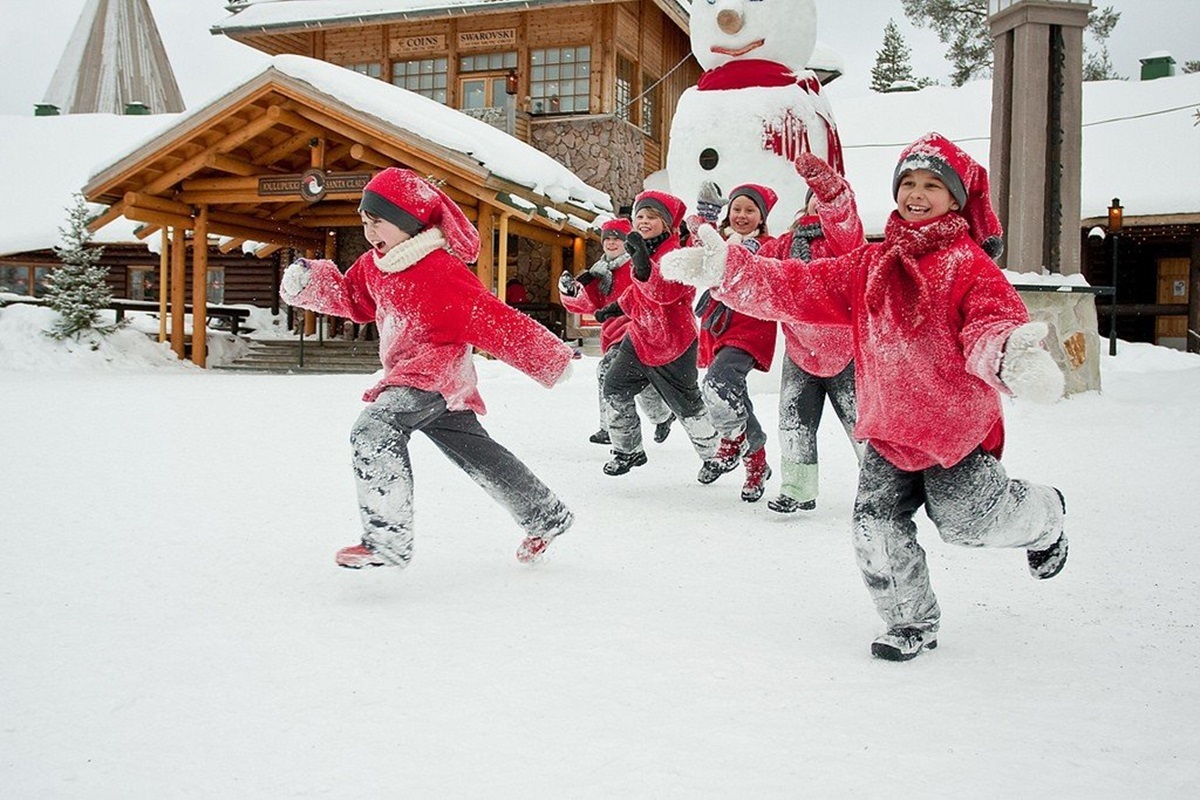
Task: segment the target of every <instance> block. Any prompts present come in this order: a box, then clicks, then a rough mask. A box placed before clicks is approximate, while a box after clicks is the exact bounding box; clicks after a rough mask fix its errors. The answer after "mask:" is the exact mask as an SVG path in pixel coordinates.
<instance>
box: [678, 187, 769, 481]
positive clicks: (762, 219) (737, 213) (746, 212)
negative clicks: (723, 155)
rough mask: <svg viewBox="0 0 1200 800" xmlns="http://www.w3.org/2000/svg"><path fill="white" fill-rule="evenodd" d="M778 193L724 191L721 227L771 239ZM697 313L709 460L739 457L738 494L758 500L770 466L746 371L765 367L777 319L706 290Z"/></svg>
mask: <svg viewBox="0 0 1200 800" xmlns="http://www.w3.org/2000/svg"><path fill="white" fill-rule="evenodd" d="M777 199H778V196H777V195H776V194H775V192H774V190H772V189H770V188H769V187H766V186H759V185H757V184H753V183H746V184H742V185H741V186H737V187H735V188H734V189H733V190H732V191H731V192H730V193H729V205H728V207H727V210H726V212H725V219H724V220H723V221H722V222H721V226H720V230H721V232H722V234H723V235H724V236H726V237H730V236H735V235H736V236H737V237H738V240H739V241H740V243H741V246H742V247H744V248H746V249H747V250H749V251H750V252H752V253H755V252H758V250H759V248H760V247H762V246H763V245H764V244H765V243H767V242H770V241H771V236H770V234H769V233H768V231H767V215H768V214H770V213H771V209H772V208H773V207H774V206H775V201H776V200H777ZM696 313H697V314H698V315H699V316H700V350H699V353H698V355H697V366H699V367H700V368H701V369H705V370H707V371H706V372H705V374H704V380H703V382H702V383H701V384H700V389H701V391H702V393H703V394H704V402H705V405H706V406H707V407H708V416H709V419H711V420H712V422H713V426H714V427H715V428H716V429H717V433H719V434H720V435H721V442H720V444H719V445H717V453H716V455H715V456H714V457H713V460H714V461H716V462H717V466H718V468H719V469H721V470H723V471H725V472H729V471H732V470H733V469H734V468H736V467H737V465H738V462H739V461H741V462H743V463H744V464H745V466H746V480H745V482H744V483H743V484H742V499H743V500H745V501H746V502H748V503H754V502H757V501H758V499H759V498H760V497H762V496H763V491H764V490H765V488H766V482H767V479H768V478H770V477H771V468H770V467H769V466H767V448H766V444H767V435H766V433H764V432H763V429H762V425H760V424H759V422H758V417H756V416H755V415H754V403H753V402H752V401H751V400H750V390H749V388H748V387H747V386H746V377H747V376H748V375H749V374H750V371H751V370H755V369H757V370H761V371H763V372H767V371H768V370H770V369H771V361H772V359H774V358H775V338H776V324H775V322H774V320H765V319H758V318H757V317H752V316H750V315H749V314H744V313H742V312H741V311H735V310H734V309H732V308H730V307H729V306H727V305H725V304H724V303H722V302H721V301H720V300H717V299H715V298H714V297H712V293H711V292H709V291H707V290H705V291H704V293H703V294H701V295H700V300H699V302H698V303H697V304H696Z"/></svg>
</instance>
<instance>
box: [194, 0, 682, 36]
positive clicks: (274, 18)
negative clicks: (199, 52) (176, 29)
mask: <svg viewBox="0 0 1200 800" xmlns="http://www.w3.org/2000/svg"><path fill="white" fill-rule="evenodd" d="M570 2H571V0H261V1H260V2H253V1H252V2H249V3H247V4H245V5H244V6H241V7H239V8H238V10H237V11H235V12H234V13H232V14H231V15H230V16H229V17H227V18H225V19H223V20H221V21H220V22H218V23H216V24H215V25H213V26H212V29H211V30H212V32H213V33H224V34H229V33H256V32H263V31H269V30H273V29H283V28H297V27H299V28H306V27H314V28H319V27H322V26H325V25H344V24H349V23H376V24H377V23H381V22H385V21H397V20H401V21H402V20H417V19H429V18H431V17H451V16H463V15H465V14H470V13H471V12H473V11H475V12H478V11H488V12H496V13H499V12H502V11H526V10H530V9H533V8H536V7H538V6H549V5H566V4H569V3H570ZM577 2H579V3H581V4H584V5H587V4H591V3H592V2H594V0H577ZM656 2H658V3H659V5H661V6H663V7H664V9H665V10H669V11H673V12H674V13H675V14H676V15H682V18H684V19H686V18H687V15H688V13H689V10H690V7H691V6H690V3H688V2H685V0H656Z"/></svg>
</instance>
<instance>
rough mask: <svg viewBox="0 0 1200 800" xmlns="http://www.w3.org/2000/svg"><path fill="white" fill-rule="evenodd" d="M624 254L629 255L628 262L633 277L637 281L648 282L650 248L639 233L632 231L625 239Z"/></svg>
mask: <svg viewBox="0 0 1200 800" xmlns="http://www.w3.org/2000/svg"><path fill="white" fill-rule="evenodd" d="M625 252H626V253H629V261H630V263H631V264H633V277H635V278H637V279H638V280H639V281H646V280H650V248H649V247H647V246H646V240H645V239H643V238H642V235H641V234H640V233H638V232H637V231H632V232H631V233H630V234H629V235H628V236H626V237H625Z"/></svg>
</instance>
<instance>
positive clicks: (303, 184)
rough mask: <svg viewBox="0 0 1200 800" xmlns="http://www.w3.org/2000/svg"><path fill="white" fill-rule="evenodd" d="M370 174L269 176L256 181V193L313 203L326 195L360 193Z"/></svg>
mask: <svg viewBox="0 0 1200 800" xmlns="http://www.w3.org/2000/svg"><path fill="white" fill-rule="evenodd" d="M372 174H373V173H370V172H326V171H325V170H321V169H310V170H306V171H304V172H301V173H298V174H295V175H271V176H270V177H267V178H259V179H258V193H259V195H261V196H263V197H276V196H280V195H299V196H300V197H301V198H302V199H304V200H307V201H308V202H310V203H315V202H317V201H318V200H320V199H321V198H323V197H324V196H325V195H327V194H344V193H348V192H349V193H353V192H361V191H362V189H363V187H364V186H366V185H367V182H368V181H369V180H371V175H372Z"/></svg>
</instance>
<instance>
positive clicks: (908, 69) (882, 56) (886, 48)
mask: <svg viewBox="0 0 1200 800" xmlns="http://www.w3.org/2000/svg"><path fill="white" fill-rule="evenodd" d="M911 57H912V51H911V50H910V49H909V46H908V43H907V42H905V41H904V36H902V35H901V33H900V29H899V28H897V27H896V21H895V20H894V19H889V20H888V24H887V27H885V28H884V29H883V47H882V48H881V49H880V50H878V51H877V52H876V53H875V66H873V67H871V89H872V90H874V91H876V92H886V91H887V90H888V89H890V88H892V85H893V84H895V83H897V82H898V81H906V82H914V81H913V71H912V64H910V63H909V59H910V58H911Z"/></svg>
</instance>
